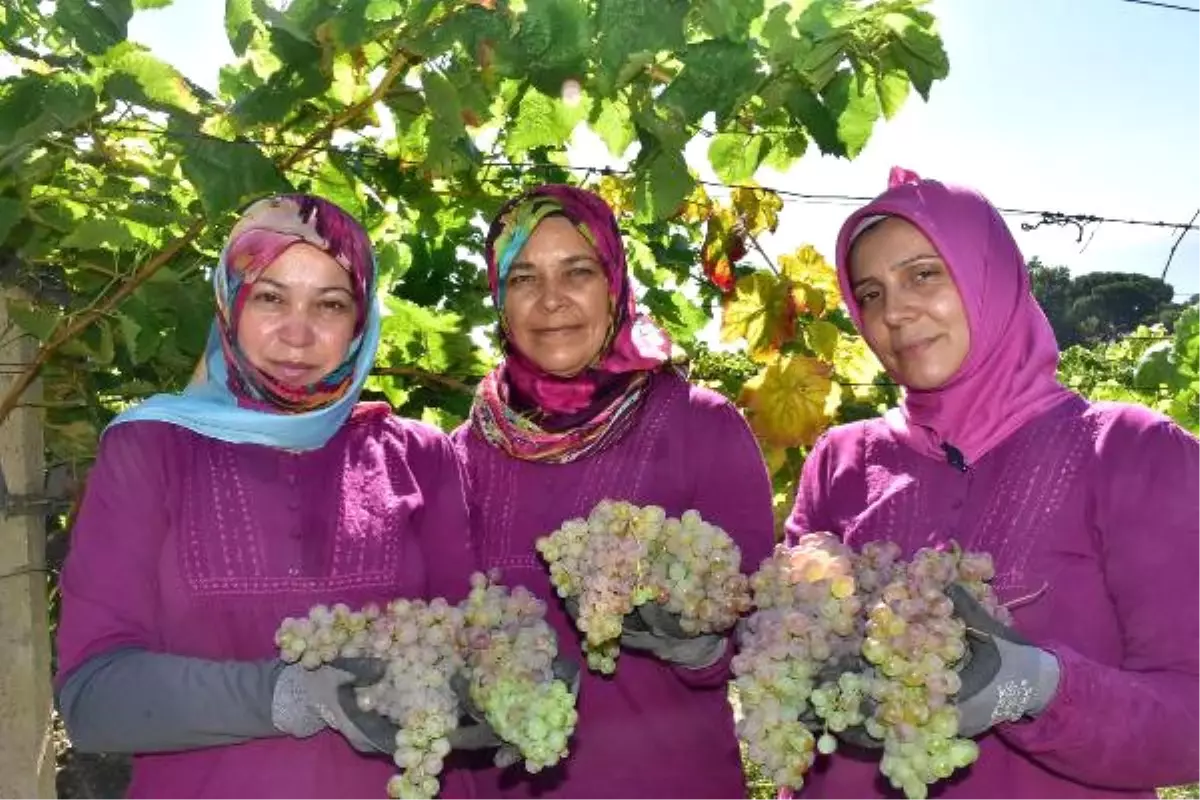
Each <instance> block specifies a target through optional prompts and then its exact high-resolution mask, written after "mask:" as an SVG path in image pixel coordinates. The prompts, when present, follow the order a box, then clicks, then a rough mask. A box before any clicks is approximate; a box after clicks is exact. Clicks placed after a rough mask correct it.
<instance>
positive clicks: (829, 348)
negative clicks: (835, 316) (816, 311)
mask: <svg viewBox="0 0 1200 800" xmlns="http://www.w3.org/2000/svg"><path fill="white" fill-rule="evenodd" d="M840 337H841V334H840V333H839V332H838V329H837V326H836V325H834V324H833V323H832V322H828V321H826V320H823V319H817V320H813V321H812V322H810V323H808V325H806V326H804V339H805V341H807V342H808V346H809V348H810V349H811V350H812V351H813V352H814V353H816V354H817V356H818V357H819V358H822V359H824V360H826V361H832V360H833V354H834V352H835V351H836V349H837V344H838V339H839V338H840Z"/></svg>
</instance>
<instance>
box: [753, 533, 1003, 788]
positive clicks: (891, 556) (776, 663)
mask: <svg viewBox="0 0 1200 800" xmlns="http://www.w3.org/2000/svg"><path fill="white" fill-rule="evenodd" d="M992 577H993V568H992V562H991V558H990V556H988V555H986V554H981V553H963V552H962V551H960V550H959V549H958V547H957V546H956V545H953V544H951V546H950V547H949V548H947V549H928V548H927V549H922V550H919V551H917V552H916V553H915V554H914V555H913V557H912V558H911V559H910V560H909V561H907V562H904V561H902V560H901V559H900V548H899V547H897V546H896V545H895V544H893V543H890V542H871V543H868V544H867V545H865V546H864V547H863V548H862V551H861V552H859V553H854V552H853V551H851V550H850V548H848V547H847V546H846V545H845V544H843V543H842V542H841V541H840V540H839V539H838V538H837V537H836V536H833V535H832V534H828V533H813V534H808V535H806V536H803V537H801V538H800V539H799V540H798V541H797V542H796V544H795V545H794V546H791V547H788V546H784V545H780V546H779V547H777V548H776V550H775V552H774V553H773V554H772V555H771V557H769V558H768V559H766V560H765V561H764V562H763V564H762V566H761V567H760V569H759V570H758V571H757V572H756V573H755V574H754V575H753V576H752V577H751V579H750V580H751V586H752V588H753V590H754V605H755V609H756V610H755V611H754V613H753V614H751V615H750V616H749V617H748V618H747V619H746V621H745V622H744V623H743V626H742V636H741V652H740V653H739V654H738V656H736V657H735V658H734V661H733V670H734V674H735V675H736V679H735V686H736V688H737V690H738V695H739V700H740V703H741V708H742V711H743V718H742V719H741V720H740V721H739V723H738V733H739V735H740V736H741V738H742V739H743V741H745V743H746V745H747V752H748V755H749V757H750V758H751V759H752V760H753V761H754V762H755V763H756V764H757V765H758V766H759V767H760V768H761V769H762V770H763V771H764V772H766V773H767V774H769V775H771V776H772V777H773V778H774V780H775V782H776V783H777V784H778V785H781V786H792V787H796V788H798V787H799V786H801V785H802V783H803V777H804V774H805V773H806V772H807V771H808V769H809V768H811V766H812V764H813V763H814V761H815V759H816V757H817V754H818V753H819V754H823V755H830V754H832V753H834V752H835V751H836V750H837V748H838V742H839V740H840V739H841V738H842V736H843V735H846V736H848V733H849V732H850V731H853V732H854V733H855V734H856V735H855V736H854V737H848V738H850V739H851V741H855V740H857V742H858V743H862V742H863V741H870V740H874V741H876V742H878V744H879V745H880V747H881V749H882V753H883V755H882V759H881V761H880V771H881V772H882V773H883V774H884V776H885V777H887V778H888V780H889V781H890V782H891V784H892V786H893V787H894V788H897V789H900V790H902V791H903V792H904V793H905V795H906V796H907V797H909V798H923V797H925V796H927V793H928V786H929V785H931V784H933V783H935V782H936V781H938V780H943V779H945V778H947V777H949V776H950V775H951V774H952V773H953V772H954V771H955V770H956V769H960V768H963V767H965V766H967V765H969V764H971V763H973V762H974V761H975V759H976V758H978V753H979V751H978V747H977V746H976V744H975V743H974V742H973V741H971V740H969V739H964V738H961V737H959V736H958V712H957V710H956V708H955V706H954V698H955V695H956V694H957V692H958V691H959V689H960V688H961V683H960V681H959V678H958V673H957V671H956V670H957V669H959V668H960V667H961V665H962V661H963V658H964V656H965V654H966V652H967V642H966V628H965V626H964V625H963V623H962V621H961V620H959V619H958V618H957V617H955V615H954V605H953V603H952V602H951V601H950V599H949V597H948V596H947V589H948V588H949V587H950V585H951V584H954V583H957V584H960V585H962V586H964V587H965V588H966V589H967V591H969V592H970V593H971V594H972V595H973V596H974V597H975V598H976V599H978V600H979V601H980V603H981V604H982V605H983V606H984V607H985V608H987V609H988V610H989V611H990V612H991V613H992V614H993V615H995V616H996V617H997V618H998V619H1000V620H1002V621H1008V619H1009V615H1008V612H1007V610H1006V609H1005V608H1004V607H1003V606H1002V605H1001V604H1000V603H999V601H998V600H997V599H996V597H995V595H994V593H993V592H992V589H991V587H990V586H989V585H988V581H990V580H991V578H992ZM866 737H869V738H866Z"/></svg>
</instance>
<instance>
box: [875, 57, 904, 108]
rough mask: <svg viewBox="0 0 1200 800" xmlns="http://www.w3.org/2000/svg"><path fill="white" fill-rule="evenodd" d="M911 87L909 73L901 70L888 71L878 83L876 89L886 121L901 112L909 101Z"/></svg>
mask: <svg viewBox="0 0 1200 800" xmlns="http://www.w3.org/2000/svg"><path fill="white" fill-rule="evenodd" d="M911 85H912V84H911V83H910V82H909V79H908V73H906V72H905V71H904V70H902V69H899V68H892V69H888V70H886V71H885V72H884V73H883V77H882V78H880V79H879V80H877V81H876V84H875V88H876V91H878V93H879V107H880V108H881V109H883V116H884V119H887V120H890V119H892V117H894V116H896V114H897V112H899V111H900V107H901V106H903V105H904V101H905V100H907V99H908V90H909V87H910V86H911Z"/></svg>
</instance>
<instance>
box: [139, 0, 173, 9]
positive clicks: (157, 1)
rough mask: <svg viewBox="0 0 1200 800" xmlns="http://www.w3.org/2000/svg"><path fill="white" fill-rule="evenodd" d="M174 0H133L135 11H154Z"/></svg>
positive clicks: (165, 6)
mask: <svg viewBox="0 0 1200 800" xmlns="http://www.w3.org/2000/svg"><path fill="white" fill-rule="evenodd" d="M173 2H174V0H133V8H134V10H135V11H153V10H154V9H158V8H167V7H169V6H170V5H171V3H173Z"/></svg>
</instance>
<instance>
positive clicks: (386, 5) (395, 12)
mask: <svg viewBox="0 0 1200 800" xmlns="http://www.w3.org/2000/svg"><path fill="white" fill-rule="evenodd" d="M402 13H404V4H403V3H401V2H400V0H371V2H370V3H369V4H368V5H367V19H368V20H370V21H371V22H386V21H388V20H390V19H395V18H396V17H398V16H400V15H401V14H402Z"/></svg>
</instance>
